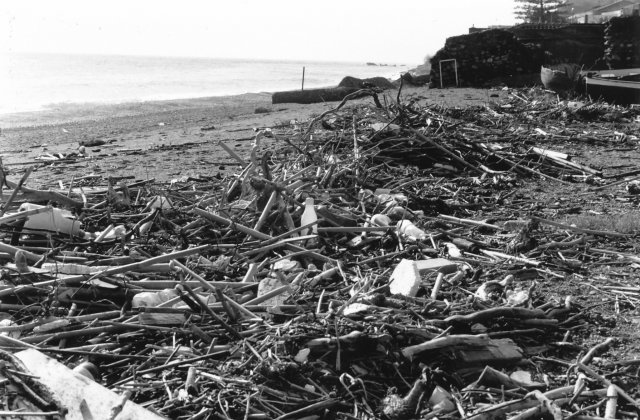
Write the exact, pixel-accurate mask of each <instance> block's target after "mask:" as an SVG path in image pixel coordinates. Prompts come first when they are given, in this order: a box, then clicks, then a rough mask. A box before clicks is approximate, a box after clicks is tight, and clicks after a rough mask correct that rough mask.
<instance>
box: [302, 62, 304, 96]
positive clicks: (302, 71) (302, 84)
mask: <svg viewBox="0 0 640 420" xmlns="http://www.w3.org/2000/svg"><path fill="white" fill-rule="evenodd" d="M302 90H304V66H302Z"/></svg>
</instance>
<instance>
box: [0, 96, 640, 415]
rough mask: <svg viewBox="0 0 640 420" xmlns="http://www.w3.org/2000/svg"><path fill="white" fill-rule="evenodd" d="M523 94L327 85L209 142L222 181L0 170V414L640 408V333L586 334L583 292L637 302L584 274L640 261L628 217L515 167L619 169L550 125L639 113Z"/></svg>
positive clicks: (583, 180)
mask: <svg viewBox="0 0 640 420" xmlns="http://www.w3.org/2000/svg"><path fill="white" fill-rule="evenodd" d="M534 95H535V92H533V91H512V92H511V101H509V102H507V103H504V104H494V105H492V106H485V107H477V108H469V109H457V108H451V109H446V108H442V107H440V106H435V105H430V106H427V105H424V104H421V103H420V101H419V98H410V99H409V100H408V101H406V102H401V101H399V100H398V101H396V102H395V103H393V102H392V103H389V101H385V103H386V104H387V106H386V107H375V106H373V105H371V106H370V105H369V104H368V103H366V104H360V105H358V106H353V107H344V106H343V105H344V102H343V103H342V104H340V106H338V107H337V108H336V109H333V110H330V111H327V112H325V113H323V114H322V115H320V116H318V117H316V118H314V119H313V120H312V121H309V122H307V123H305V124H298V123H297V122H293V123H292V124H291V125H286V126H280V127H279V128H277V129H276V128H271V129H268V128H267V129H262V130H260V131H258V132H257V135H256V136H255V139H254V147H253V149H252V153H251V155H250V156H239V155H237V154H235V153H233V152H231V149H229V148H226V149H225V150H228V151H229V153H230V154H231V155H232V156H233V158H234V159H236V160H237V161H238V163H239V164H240V165H241V166H242V171H240V172H239V173H238V174H236V175H235V176H233V177H230V178H228V179H224V180H222V181H220V180H217V179H216V178H214V177H211V178H209V177H204V176H202V177H199V178H189V179H185V180H181V181H178V182H175V183H172V184H171V185H160V184H157V183H154V182H153V181H139V182H134V183H129V184H124V183H117V182H116V181H117V180H110V181H109V182H108V184H107V185H104V184H101V180H100V179H96V178H88V179H86V180H84V181H82V182H81V183H80V185H77V184H76V186H75V187H73V188H71V189H70V190H68V191H64V193H63V191H60V192H54V191H48V192H46V193H48V194H47V195H45V196H43V195H42V194H44V193H45V192H43V191H37V190H29V189H27V188H26V187H24V186H23V184H24V181H25V179H26V178H27V177H28V173H27V174H26V175H25V177H23V179H22V181H21V182H20V183H14V182H11V181H9V180H7V181H8V186H9V187H10V188H12V189H13V191H12V192H13V194H12V195H11V198H10V199H8V200H6V201H5V202H4V208H3V213H4V214H3V215H2V217H0V223H1V224H2V226H3V241H2V242H0V252H2V254H1V256H2V258H3V260H4V262H5V266H4V268H3V271H2V286H1V288H0V296H1V297H0V299H1V303H0V311H2V312H1V313H2V321H0V322H1V324H2V325H1V326H0V334H1V335H0V344H1V345H2V351H1V352H0V354H2V357H3V360H4V364H3V370H2V375H3V377H4V378H5V380H4V382H5V383H7V384H11V386H12V387H13V388H11V389H9V388H8V387H7V388H5V398H4V400H3V401H5V407H4V410H5V412H14V413H15V412H19V411H22V412H36V411H40V412H42V413H43V414H41V417H42V418H44V417H45V416H48V418H54V417H56V416H57V417H58V418H64V416H65V410H69V411H68V412H67V413H68V415H69V416H70V418H71V415H72V413H73V414H74V415H77V416H84V417H78V418H101V417H99V416H98V415H97V413H105V412H110V413H115V414H114V415H113V416H111V417H109V418H117V417H116V415H118V413H122V414H123V415H124V413H127V414H129V415H131V416H135V415H138V416H140V417H138V418H143V417H142V416H146V417H144V418H153V416H156V415H157V416H161V417H165V418H171V419H208V418H211V419H214V418H224V419H241V418H244V419H302V418H304V419H376V418H386V419H410V418H420V419H429V418H435V417H444V416H446V417H450V418H471V419H474V420H481V419H492V418H503V417H510V418H518V419H526V418H539V417H540V416H547V415H551V416H553V417H554V418H558V419H560V418H565V417H567V416H569V415H571V416H572V417H573V418H576V419H587V418H596V417H600V418H602V417H606V418H629V419H631V418H637V416H638V413H639V412H640V411H639V409H640V400H639V397H640V388H639V385H640V383H639V381H638V375H637V373H638V366H639V365H640V364H639V363H638V356H637V353H636V355H635V358H631V359H625V358H624V357H617V356H620V355H621V354H619V353H614V354H612V353H608V350H609V349H611V348H615V347H616V346H620V345H621V344H623V343H621V339H620V338H609V339H604V340H598V337H597V336H593V335H592V334H591V332H592V331H593V330H594V329H596V328H601V325H596V324H597V323H602V322H605V317H604V315H600V316H598V315H597V312H593V311H594V310H593V308H591V307H590V306H591V305H592V304H593V300H589V299H588V298H589V296H587V295H588V292H587V291H592V290H598V292H599V293H601V294H604V295H607V296H613V298H612V299H611V300H608V301H605V302H604V303H602V302H601V307H600V308H598V309H595V311H602V310H604V309H605V307H613V305H614V303H613V302H615V307H616V308H617V310H618V311H620V312H622V313H630V312H631V311H632V310H633V308H635V307H636V306H637V305H638V303H640V289H638V287H637V286H636V285H632V284H630V283H628V282H625V281H624V280H621V281H619V282H616V283H615V284H607V285H606V286H602V285H598V284H597V283H595V282H594V281H593V280H592V279H589V281H587V279H588V277H589V275H590V270H591V269H595V267H596V266H598V265H601V264H602V263H603V262H606V261H612V262H613V261H621V260H623V261H627V262H629V264H631V263H637V257H635V256H634V255H633V254H632V251H631V250H629V249H627V248H626V242H625V241H627V240H629V239H630V238H631V235H630V234H629V233H619V232H615V231H608V230H597V229H588V228H581V227H577V226H575V225H570V224H566V223H563V222H561V221H558V220H556V217H555V216H556V215H557V214H558V212H559V211H560V210H561V207H562V206H561V205H560V206H556V207H554V205H549V206H548V207H546V206H544V205H542V204H541V202H540V201H539V200H536V199H532V198H531V197H527V196H526V195H524V193H530V192H529V191H526V189H527V188H526V187H525V185H524V182H530V181H531V180H538V179H541V178H543V179H545V180H546V181H547V182H552V183H553V185H558V186H559V187H562V186H567V185H568V186H575V185H581V186H585V185H593V186H594V187H593V188H603V187H608V186H611V185H613V184H614V183H616V182H617V183H618V184H622V183H623V182H625V181H624V177H620V178H616V181H613V182H612V181H611V179H609V178H606V177H605V175H604V174H603V173H602V171H601V170H600V169H598V168H591V167H589V166H587V165H584V164H580V163H578V162H574V161H572V160H571V156H569V154H566V153H562V152H558V151H556V150H553V148H552V142H558V141H565V142H572V141H573V142H591V143H592V144H598V143H606V144H610V143H612V142H616V141H618V142H619V141H620V139H621V137H622V136H624V140H625V141H636V142H637V141H638V138H637V137H633V134H630V133H623V132H619V131H612V130H611V129H610V128H609V127H608V126H605V125H604V124H605V123H604V122H603V121H604V120H607V119H608V120H610V121H615V123H616V124H623V123H624V122H625V121H626V122H633V121H634V120H635V121H637V119H638V114H639V111H638V110H634V109H624V108H616V107H613V106H608V105H603V104H589V103H575V102H574V103H571V102H563V103H557V102H555V99H549V98H548V97H547V99H546V100H544V99H540V98H538V97H536V96H534ZM399 97H400V94H398V98H399ZM572 121H573V122H581V121H589V122H590V123H591V124H592V128H591V129H590V131H589V132H586V131H585V130H584V125H582V126H580V125H577V126H575V125H574V126H572V125H571V122H572ZM620 130H622V129H620ZM267 140H268V141H272V142H276V144H277V145H278V147H277V148H276V149H269V150H265V148H264V147H263V144H264V143H265V142H266V141H267ZM523 187H524V188H523ZM43 197H44V198H43ZM47 202H48V203H49V204H50V205H47ZM63 208H64V209H65V210H63ZM616 241H620V243H621V244H622V245H621V249H620V250H618V249H617V248H616V244H617V243H616ZM615 296H617V297H619V300H618V298H616V297H615ZM591 298H592V299H593V296H591ZM607 322H608V321H607ZM609 326H610V327H613V326H612V325H609ZM622 356H625V355H622ZM628 356H629V357H632V356H633V355H632V354H631V355H628ZM54 359H55V360H54ZM56 360H57V361H56ZM61 378H64V379H61ZM61 383H67V384H68V386H67V388H68V389H61V387H62V388H64V386H63V385H61ZM89 388H90V389H91V392H89V391H88V389H89ZM63 391H69V392H63ZM71 391H73V392H71ZM63 394H64V395H63ZM74 410H76V411H74ZM5 412H3V413H5ZM151 412H153V413H155V414H151ZM3 415H11V414H3ZM17 415H18V414H17ZM90 416H93V417H90Z"/></svg>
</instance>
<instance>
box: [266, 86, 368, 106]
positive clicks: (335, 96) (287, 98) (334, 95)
mask: <svg viewBox="0 0 640 420" xmlns="http://www.w3.org/2000/svg"><path fill="white" fill-rule="evenodd" d="M360 89H361V88H358V87H334V88H324V89H307V90H290V91H285V92H274V93H273V95H272V96H271V103H273V104H284V103H294V104H315V103H318V102H333V101H341V100H343V99H344V98H345V97H346V96H347V95H350V94H352V93H355V92H357V91H359V90H360ZM365 95H366V94H365V93H364V92H363V93H362V94H361V95H359V96H358V97H363V96H365Z"/></svg>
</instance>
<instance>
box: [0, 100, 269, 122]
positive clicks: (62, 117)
mask: <svg viewBox="0 0 640 420" xmlns="http://www.w3.org/2000/svg"><path fill="white" fill-rule="evenodd" d="M267 103H268V105H269V106H270V105H271V92H259V93H242V94H238V95H221V96H203V97H195V98H178V99H159V100H140V101H128V102H118V103H104V102H77V103H76V102H69V103H61V104H54V105H50V106H47V107H46V108H44V109H39V110H32V111H21V112H11V113H5V114H0V128H2V129H3V130H7V129H16V128H26V127H39V126H46V125H60V124H68V123H76V122H84V121H99V120H102V119H107V118H118V117H131V116H136V115H143V114H152V113H160V112H167V111H183V110H189V109H197V108H202V107H212V106H213V107H215V106H221V107H224V106H231V107H242V106H243V105H249V104H262V105H261V106H264V104H267Z"/></svg>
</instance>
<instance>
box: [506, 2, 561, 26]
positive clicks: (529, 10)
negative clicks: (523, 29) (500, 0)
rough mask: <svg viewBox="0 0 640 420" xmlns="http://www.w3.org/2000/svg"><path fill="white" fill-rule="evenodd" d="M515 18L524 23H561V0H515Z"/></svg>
mask: <svg viewBox="0 0 640 420" xmlns="http://www.w3.org/2000/svg"><path fill="white" fill-rule="evenodd" d="M515 1H516V18H518V19H520V20H522V21H523V22H524V23H561V22H564V21H565V18H564V17H563V14H562V9H563V7H564V6H565V3H566V2H565V1H562V0H515Z"/></svg>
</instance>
